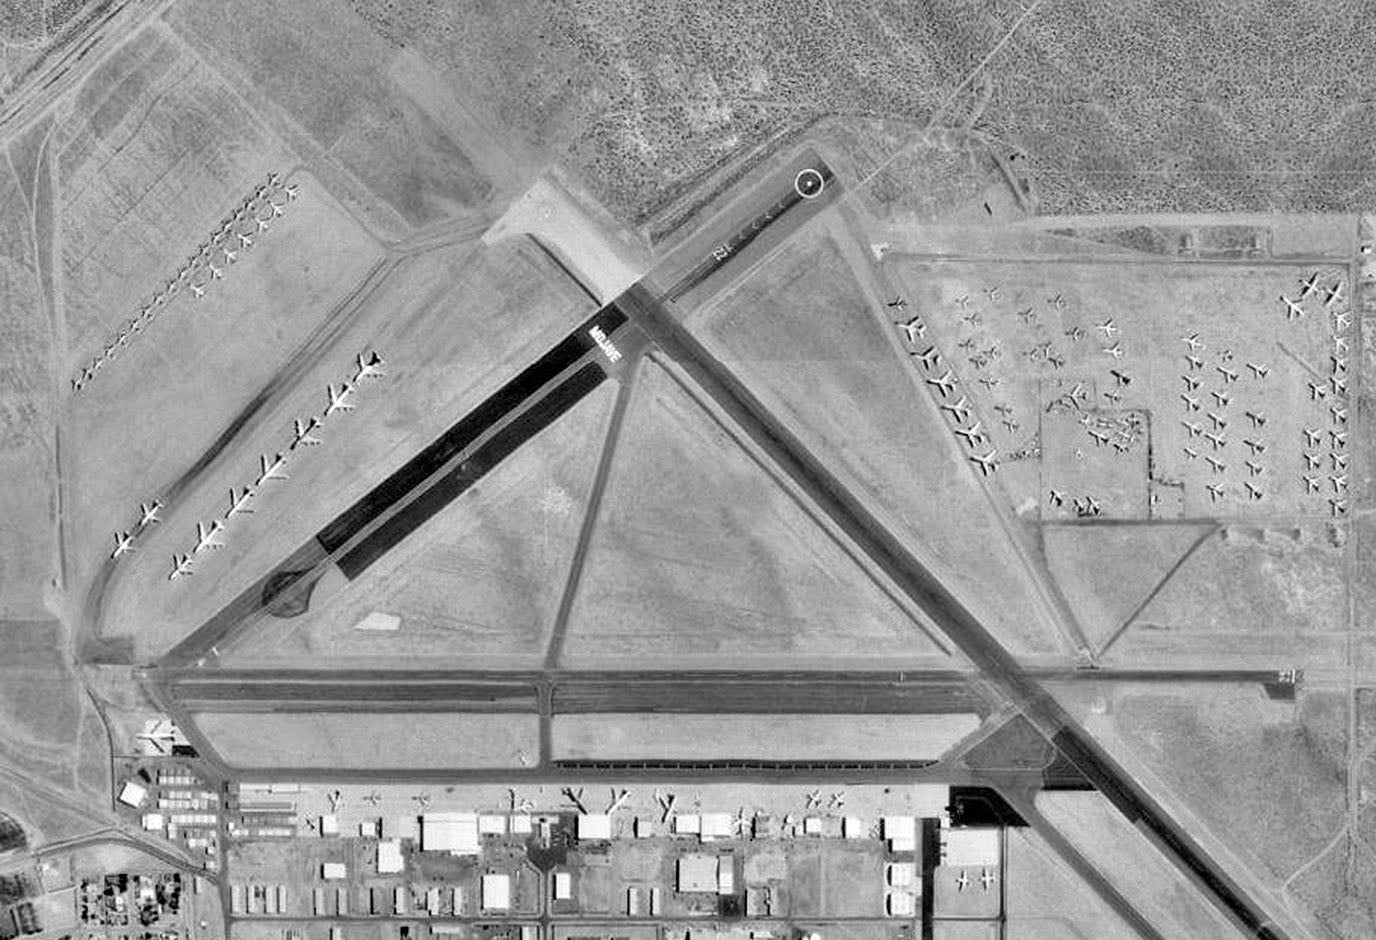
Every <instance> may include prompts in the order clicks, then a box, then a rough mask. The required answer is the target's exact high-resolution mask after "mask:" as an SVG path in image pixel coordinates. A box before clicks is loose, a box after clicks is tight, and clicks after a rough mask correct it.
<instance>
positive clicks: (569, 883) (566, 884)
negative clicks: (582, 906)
mask: <svg viewBox="0 0 1376 940" xmlns="http://www.w3.org/2000/svg"><path fill="white" fill-rule="evenodd" d="M572 897H573V875H571V874H569V873H568V872H566V871H556V872H555V873H554V900H556V901H567V900H569V899H571V898H572Z"/></svg>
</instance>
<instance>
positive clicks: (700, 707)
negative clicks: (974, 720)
mask: <svg viewBox="0 0 1376 940" xmlns="http://www.w3.org/2000/svg"><path fill="white" fill-rule="evenodd" d="M146 677H147V678H149V679H151V680H152V681H153V682H154V683H155V684H157V686H158V688H159V689H160V690H161V691H162V692H163V694H164V695H165V696H166V698H167V700H168V701H169V702H170V703H175V706H176V707H177V708H180V709H185V710H187V711H189V712H193V713H194V712H203V711H379V710H388V711H455V712H463V711H468V712H473V711H480V712H525V713H538V714H543V715H549V716H552V715H556V714H588V713H609V712H637V713H646V712H650V713H678V714H819V715H820V714H835V715H859V714H876V715H877V714H968V713H975V714H978V715H981V716H983V715H987V714H988V713H989V711H990V703H989V702H987V701H985V700H984V699H983V698H982V697H981V696H980V694H979V693H978V692H977V690H976V688H975V687H974V686H972V685H971V684H970V683H969V682H968V681H967V678H968V677H966V676H964V675H962V674H960V673H956V672H930V673H920V672H919V673H912V672H907V673H858V672H853V673H845V672H839V673H830V672H780V673H769V672H720V673H689V672H683V673H675V672H622V671H617V672H601V673H590V674H576V673H559V672H551V673H544V672H524V673H507V672H481V673H459V672H455V673H424V672H419V673H418V672H403V673H395V674H393V673H388V672H377V671H368V672H356V671H349V672H340V673H334V672H292V671H287V670H272V671H264V672H257V671H250V670H242V671H236V672H227V671H225V670H215V671H208V672H207V671H197V670H185V671H182V672H180V673H173V674H157V673H153V672H150V673H149V674H148V675H147V676H146Z"/></svg>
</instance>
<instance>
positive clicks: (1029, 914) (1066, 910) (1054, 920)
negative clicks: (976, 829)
mask: <svg viewBox="0 0 1376 940" xmlns="http://www.w3.org/2000/svg"><path fill="white" fill-rule="evenodd" d="M1005 833H1006V839H1007V843H1006V844H1007V849H1008V852H1007V856H1006V857H1005V861H1004V891H1005V901H1004V904H1005V914H1006V916H1007V925H1008V926H1007V935H1008V937H1009V938H1010V940H1062V938H1065V937H1094V938H1096V940H1132V938H1135V937H1137V936H1138V934H1137V932H1136V931H1135V930H1134V929H1133V928H1132V927H1131V926H1130V925H1129V924H1128V923H1127V922H1126V921H1125V920H1123V918H1122V917H1120V916H1119V915H1118V913H1117V912H1116V911H1115V910H1114V909H1113V908H1112V907H1110V906H1109V905H1108V904H1107V903H1105V902H1104V901H1103V900H1102V899H1101V898H1100V897H1099V896H1098V895H1097V894H1095V893H1094V892H1093V891H1091V890H1087V888H1086V886H1085V884H1084V882H1082V881H1081V880H1080V876H1079V875H1078V874H1076V873H1075V871H1074V870H1073V869H1071V868H1070V867H1069V866H1068V865H1067V864H1066V863H1065V861H1064V860H1063V859H1062V858H1061V857H1060V856H1059V855H1057V854H1056V852H1055V850H1054V849H1052V848H1051V846H1050V845H1048V844H1047V842H1046V839H1045V838H1044V837H1042V836H1041V835H1040V834H1038V833H1037V832H1036V831H1035V830H1033V829H1028V828H1010V829H1006V830H1005Z"/></svg>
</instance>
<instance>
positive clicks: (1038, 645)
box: [687, 232, 1061, 653]
mask: <svg viewBox="0 0 1376 940" xmlns="http://www.w3.org/2000/svg"><path fill="white" fill-rule="evenodd" d="M884 299H885V300H888V299H889V298H884ZM876 306H878V302H877V298H874V297H871V296H869V292H868V291H867V290H866V289H865V288H864V287H862V285H861V283H860V282H859V281H858V280H857V278H856V274H855V273H854V272H853V270H852V268H851V267H850V265H849V264H848V263H847V260H846V258H845V257H843V255H842V253H841V249H840V248H839V247H838V245H837V244H836V242H835V241H833V240H832V239H831V238H830V237H827V236H826V235H824V234H822V233H820V232H804V233H800V234H799V236H797V237H796V238H795V239H794V240H793V241H792V242H790V243H789V245H788V246H786V247H785V248H784V249H783V250H782V251H780V252H779V253H778V254H777V255H776V256H774V257H773V258H771V259H770V260H769V261H768V262H767V263H766V264H765V265H763V266H761V267H760V268H758V269H757V270H756V271H754V272H752V273H751V275H750V276H749V277H747V278H746V279H745V280H744V281H742V282H741V283H740V284H739V285H737V286H736V287H735V288H734V289H733V290H732V291H731V292H730V293H728V294H726V295H724V296H723V297H721V298H720V299H718V300H717V301H716V302H715V303H714V304H712V305H711V306H709V307H707V308H705V309H703V310H700V311H697V312H695V313H694V314H693V315H691V316H690V317H689V318H688V319H687V324H688V326H689V327H690V328H692V329H693V330H694V331H695V333H697V334H698V335H699V336H700V337H701V338H702V340H703V342H704V344H705V345H706V346H707V348H708V349H709V351H711V352H712V353H713V354H714V355H715V356H717V357H718V358H719V359H720V360H721V361H722V363H723V364H724V365H725V366H726V367H727V368H729V369H730V370H731V371H732V372H734V373H735V374H736V375H737V376H739V377H740V379H741V380H742V381H743V382H744V383H745V384H746V385H747V386H748V387H749V388H750V389H751V391H752V392H753V393H754V394H755V395H757V396H758V397H759V398H760V399H761V400H762V401H763V402H764V403H765V404H766V406H768V407H769V408H770V409H771V411H773V413H774V414H776V415H777V416H778V417H779V418H780V419H781V420H782V421H783V422H784V424H785V425H786V426H787V427H789V428H790V430H792V431H793V432H794V433H795V434H797V435H798V436H799V437H800V438H801V439H802V441H803V442H804V443H805V444H806V445H807V446H808V447H809V448H811V449H812V450H813V452H814V453H815V454H816V455H817V457H818V458H819V459H820V460H821V461H822V463H824V464H825V465H826V466H827V467H828V468H829V469H830V470H831V471H832V472H833V473H836V474H837V475H838V476H839V477H840V478H841V479H842V480H843V481H844V482H845V483H846V484H847V485H849V486H850V487H851V488H852V490H853V491H854V492H856V493H857V494H860V495H861V496H863V498H864V499H865V500H866V502H867V503H868V504H869V506H870V508H871V510H872V511H874V512H875V513H876V514H877V515H878V516H879V517H880V518H881V519H882V520H883V521H884V522H885V523H886V524H887V525H888V526H889V527H890V528H891V529H892V530H893V531H894V532H895V533H896V534H898V535H899V536H900V537H901V538H904V539H905V540H906V542H907V544H908V546H909V547H910V549H911V550H912V551H914V552H915V553H916V554H917V556H918V557H919V558H921V559H922V560H923V561H924V562H926V563H927V564H928V565H930V566H931V567H932V568H933V569H934V570H935V571H936V573H937V574H938V576H939V577H941V579H942V580H943V582H944V583H946V584H947V585H948V586H949V587H950V588H951V589H952V590H953V591H954V593H955V594H956V595H957V596H958V597H960V598H961V599H962V600H963V601H964V602H965V603H966V604H967V605H968V606H969V607H970V608H971V610H972V611H974V612H975V614H976V615H977V616H979V617H980V619H981V620H983V621H984V622H985V623H986V624H987V625H988V626H989V627H990V628H991V629H993V630H994V632H995V633H996V634H997V635H998V636H999V638H1000V639H1001V641H1002V642H1003V643H1004V644H1005V645H1006V646H1007V647H1008V648H1009V649H1011V650H1015V651H1018V652H1023V653H1048V652H1054V651H1057V650H1058V649H1060V648H1061V639H1060V637H1059V635H1058V634H1057V632H1056V628H1055V626H1054V625H1053V624H1052V623H1051V622H1050V619H1049V615H1048V614H1047V613H1045V612H1044V605H1043V604H1042V602H1041V601H1040V600H1039V598H1038V597H1037V591H1036V588H1035V587H1034V583H1033V580H1032V575H1030V574H1029V573H1028V572H1027V571H1025V570H1024V567H1023V565H1022V563H1021V562H1020V560H1019V558H1018V555H1017V554H1016V553H1015V551H1014V548H1013V545H1012V543H1011V542H1010V541H1009V538H1008V536H1007V535H1006V534H1005V532H1004V531H1003V530H1002V528H1001V527H1000V523H999V520H998V517H997V516H996V515H995V513H994V510H993V508H992V507H991V506H990V504H989V501H988V499H987V497H986V496H985V495H984V493H983V492H982V491H981V489H980V487H979V486H978V480H977V475H976V471H975V470H974V468H973V467H971V466H969V465H968V464H967V462H966V460H965V458H964V455H963V452H962V449H961V448H960V446H959V442H958V440H957V439H956V438H955V436H954V435H952V434H951V432H950V430H949V428H948V425H947V423H946V421H945V419H944V413H943V412H940V411H939V410H938V409H937V407H936V406H935V404H934V403H933V401H932V398H931V396H930V395H929V389H928V388H927V387H926V386H924V385H923V383H922V380H921V376H920V375H919V374H918V372H917V369H916V367H915V365H914V364H913V363H914V362H915V360H913V359H911V358H910V357H908V356H905V355H903V353H902V352H901V351H899V350H898V349H897V348H896V347H895V345H894V344H893V342H892V341H891V338H890V337H887V336H885V335H884V334H883V332H882V328H881V327H880V326H879V325H878V324H876V323H875V313H874V308H875V307H876ZM892 312H893V311H888V310H886V311H885V313H886V314H888V313H892ZM905 319H906V317H905ZM889 328H892V327H889Z"/></svg>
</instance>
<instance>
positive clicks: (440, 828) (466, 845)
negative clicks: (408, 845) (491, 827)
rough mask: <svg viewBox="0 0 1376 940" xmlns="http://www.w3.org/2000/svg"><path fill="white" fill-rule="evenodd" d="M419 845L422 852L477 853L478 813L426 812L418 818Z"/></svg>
mask: <svg viewBox="0 0 1376 940" xmlns="http://www.w3.org/2000/svg"><path fill="white" fill-rule="evenodd" d="M420 847H421V851H423V852H448V853H449V854H450V855H477V854H478V850H479V843H478V814H477V813H426V814H425V815H424V816H422V817H421V818H420Z"/></svg>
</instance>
